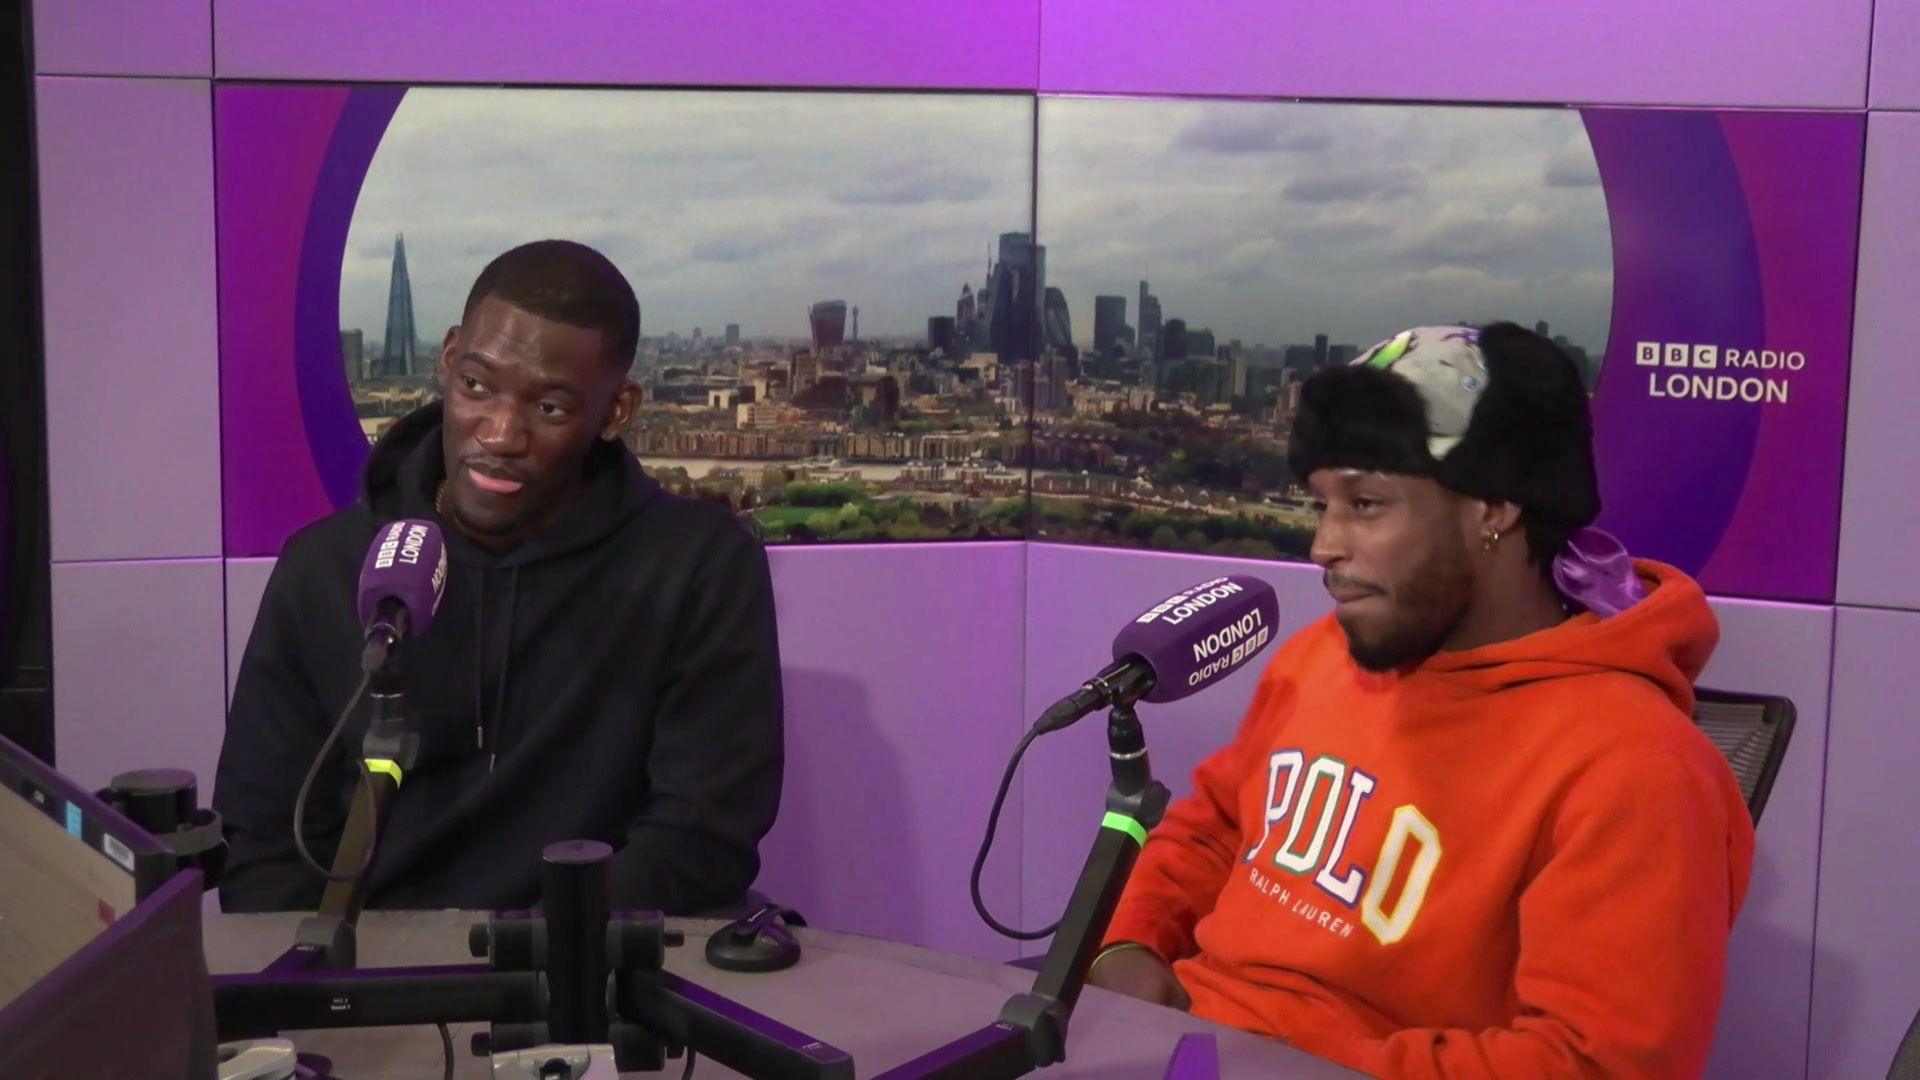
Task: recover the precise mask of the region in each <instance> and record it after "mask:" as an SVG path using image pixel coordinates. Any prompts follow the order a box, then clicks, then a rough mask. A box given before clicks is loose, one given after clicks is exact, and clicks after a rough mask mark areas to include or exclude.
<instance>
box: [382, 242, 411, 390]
mask: <svg viewBox="0 0 1920 1080" xmlns="http://www.w3.org/2000/svg"><path fill="white" fill-rule="evenodd" d="M419 352H420V340H419V338H418V337H417V336H416V335H415V333H414V329H413V282H412V280H411V279H409V278H408V277H407V238H406V237H405V236H401V235H398V234H396V235H395V236H394V238H393V276H392V278H391V279H390V280H389V281H388V283H387V333H386V340H385V342H384V343H383V344H382V347H381V350H380V365H379V369H378V374H379V375H380V376H381V377H384V378H398V377H400V376H403V375H417V374H419V372H418V371H417V370H416V369H417V368H418V367H419V364H420V356H419Z"/></svg>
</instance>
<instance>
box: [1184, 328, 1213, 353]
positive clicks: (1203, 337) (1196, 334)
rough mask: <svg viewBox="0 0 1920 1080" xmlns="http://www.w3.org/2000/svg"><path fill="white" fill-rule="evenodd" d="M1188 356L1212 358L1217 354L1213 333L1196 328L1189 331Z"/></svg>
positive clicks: (1205, 329)
mask: <svg viewBox="0 0 1920 1080" xmlns="http://www.w3.org/2000/svg"><path fill="white" fill-rule="evenodd" d="M1186 340H1187V355H1188V356H1199V357H1209V358H1210V357H1212V356H1213V354H1214V352H1215V347H1214V342H1213V331H1211V330H1208V329H1207V328H1205V327H1196V328H1194V329H1192V330H1188V331H1187V339H1186Z"/></svg>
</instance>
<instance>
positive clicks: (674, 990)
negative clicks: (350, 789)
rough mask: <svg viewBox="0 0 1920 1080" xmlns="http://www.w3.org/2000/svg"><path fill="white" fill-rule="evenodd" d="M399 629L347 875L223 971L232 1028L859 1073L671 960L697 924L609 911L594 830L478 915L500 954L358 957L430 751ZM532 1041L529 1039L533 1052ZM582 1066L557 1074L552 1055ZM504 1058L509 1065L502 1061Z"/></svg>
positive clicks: (379, 683)
mask: <svg viewBox="0 0 1920 1080" xmlns="http://www.w3.org/2000/svg"><path fill="white" fill-rule="evenodd" d="M400 636H402V635H401V634H395V635H394V637H392V638H385V637H384V636H383V635H376V638H375V639H370V640H369V642H368V646H367V652H366V660H365V663H366V670H367V671H368V672H370V675H369V681H368V689H369V691H370V694H369V700H370V703H371V704H370V708H371V712H372V715H371V716H370V717H369V719H368V725H367V734H366V736H365V738H363V739H362V740H361V743H360V754H361V761H362V762H363V763H364V764H365V765H366V769H365V770H364V772H363V773H362V775H361V780H360V784H359V787H358V788H357V789H356V791H355V794H354V799H353V803H352V806H351V808H350V809H349V811H348V814H347V821H346V824H345V826H344V828H343V829H342V832H341V837H340V845H339V847H338V849H337V850H336V851H335V853H334V860H333V876H334V877H336V878H338V879H342V880H334V881H329V882H328V884H327V888H326V891H325V892H324V893H323V894H322V896H321V900H320V908H319V912H318V914H315V915H310V916H308V917H307V918H305V919H302V920H301V922H300V926H299V929H298V931H297V932H296V934H295V939H294V940H295V944H294V946H293V947H292V948H290V949H288V950H287V951H286V952H284V953H282V954H281V955H280V956H279V958H277V959H276V960H274V961H273V962H272V963H270V964H268V965H267V966H266V967H265V968H263V969H261V970H260V972H258V973H257V974H249V975H216V976H214V978H213V990H214V1000H213V1006H214V1017H215V1025H216V1029H217V1032H218V1035H219V1038H220V1040H221V1041H223V1042H228V1041H232V1040H235V1039H243V1038H258V1037H262V1036H270V1035H274V1034H277V1033H278V1032H280V1031H282V1030H291V1031H304V1030H310V1029H317V1028H354V1027H384V1026H390V1025H400V1024H435V1023H442V1024H455V1023H487V1024H490V1025H491V1027H490V1028H489V1030H488V1032H487V1033H486V1034H484V1035H476V1036H475V1037H474V1041H473V1052H474V1053H475V1054H476V1055H480V1056H487V1057H492V1058H493V1059H494V1061H495V1063H496V1065H499V1064H501V1063H503V1062H507V1063H509V1064H511V1065H514V1066H522V1067H525V1068H526V1069H527V1075H529V1076H541V1077H546V1076H549V1075H563V1076H570V1077H575V1078H579V1077H588V1076H602V1075H605V1073H606V1070H607V1069H609V1068H616V1069H618V1070H619V1071H622V1072H627V1071H640V1070H649V1071H650V1070H658V1069H660V1068H663V1067H664V1066H665V1062H666V1059H667V1058H668V1057H670V1056H678V1055H679V1053H680V1052H681V1051H682V1050H683V1049H685V1050H691V1051H697V1052H698V1053H701V1054H704V1055H706V1056H707V1057H710V1058H712V1059H714V1060H715V1061H718V1062H720V1063H721V1064H723V1065H726V1066H728V1067H730V1068H733V1069H737V1070H739V1071H741V1072H745V1073H747V1074H748V1075H750V1076H764V1077H769V1078H788V1077H791V1078H794V1080H853V1059H852V1058H851V1057H850V1056H848V1055H847V1054H846V1053H845V1052H844V1051H842V1050H840V1049H838V1048H836V1047H834V1046H831V1045H829V1044H827V1043H825V1042H822V1041H820V1040H819V1039H816V1038H814V1037H812V1036H811V1035H807V1034H805V1033H803V1032H800V1031H796V1030H794V1029H793V1028H790V1027H787V1026H786V1025H784V1024H781V1023H780V1022H778V1021H776V1020H774V1019H772V1018H771V1017H767V1016H764V1015H762V1014H760V1013H757V1012H754V1011H753V1010H751V1009H748V1008H746V1007H745V1006H743V1005H740V1004H738V1003H736V1002H734V1001H731V1000H729V999H727V998H724V997H722V996H720V995H718V994H715V993H713V992H712V991H709V990H707V989H705V988H703V987H701V986H698V985H696V984H694V983H692V982H689V981H688V980H686V979H682V978H680V977H679V976H676V975H673V974H671V973H669V972H667V971H665V970H663V965H664V963H665V960H666V950H667V948H668V947H669V946H674V945H680V944H683V942H684V938H683V936H682V935H681V934H679V933H678V932H675V931H669V930H667V929H666V922H665V919H664V917H663V916H662V915H661V914H660V913H658V912H634V913H626V912H622V913H618V914H616V913H614V912H612V911H611V910H610V904H609V900H608V885H607V864H608V862H609V861H610V860H611V859H612V857H613V848H612V847H610V846H608V845H607V844H605V843H602V842H599V841H595V840H567V841H562V842H559V843H555V844H549V845H548V846H547V848H546V850H545V851H544V852H542V860H541V867H540V869H541V874H540V891H541V906H542V912H541V914H539V915H534V914H532V913H529V912H506V913H500V914H496V915H494V916H491V917H489V919H488V920H487V922H485V923H481V924H476V925H475V926H473V927H472V928H471V930H470V932H469V934H468V946H469V948H470V950H471V951H472V953H473V955H474V956H476V957H482V958H485V959H487V961H488V962H487V963H485V964H454V965H440V966H432V967H411V968H397V967H396V968H356V967H355V966H354V963H355V958H356V952H357V948H356V927H357V925H358V922H359V918H360V912H361V910H362V908H363V907H364V906H365V903H366V897H367V882H368V879H369V878H370V877H371V876H372V875H371V873H370V871H371V867H368V870H369V873H356V871H358V870H359V869H360V868H361V867H362V866H363V865H365V864H366V860H367V852H368V850H369V849H370V848H374V849H376V850H377V844H378V842H379V833H380V831H381V830H382V829H383V828H384V827H385V825H386V822H387V816H388V815H387V814H386V812H385V811H386V808H387V804H388V802H389V801H390V800H391V799H392V797H393V795H394V793H395V792H396V791H398V790H399V788H400V783H401V781H402V779H403V778H404V777H405V775H406V774H407V773H408V772H410V771H412V769H413V767H414V765H415V763H416V762H417V760H418V758H419V755H420V737H419V735H418V734H417V733H416V732H414V731H412V730H411V728H410V726H409V725H408V723H407V719H406V702H405V698H404V695H403V694H402V692H401V688H400V673H399V667H398V660H397V659H396V655H395V654H396V651H397V650H395V649H394V645H395V644H396V642H397V639H398V637H400ZM523 1052H524V1053H523ZM555 1061H559V1062H563V1063H565V1064H566V1065H567V1066H568V1071H567V1072H565V1073H558V1074H556V1073H553V1072H552V1071H551V1070H550V1069H549V1068H548V1066H549V1065H551V1064H552V1063H553V1062H555ZM496 1071H498V1070H496Z"/></svg>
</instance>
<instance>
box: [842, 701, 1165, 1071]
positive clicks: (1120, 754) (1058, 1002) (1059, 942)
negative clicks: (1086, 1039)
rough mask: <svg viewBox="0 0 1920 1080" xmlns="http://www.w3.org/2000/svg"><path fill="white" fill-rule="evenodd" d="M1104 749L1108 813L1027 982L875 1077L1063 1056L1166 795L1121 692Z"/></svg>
mask: <svg viewBox="0 0 1920 1080" xmlns="http://www.w3.org/2000/svg"><path fill="white" fill-rule="evenodd" d="M1107 757H1108V760H1109V763H1110V764H1111V766H1112V768H1113V783H1112V784H1111V785H1110V786H1109V787H1108V788H1107V812H1106V817H1104V818H1103V819H1101V822H1100V833H1099V835H1098V836H1096V837H1095V838H1094V841H1093V850H1092V851H1090V852H1088V854H1087V861H1086V864H1085V865H1084V866H1083V867H1082V868H1081V870H1080V880H1079V882H1078V883H1076V884H1075V885H1074V887H1073V896H1072V898H1071V899H1069V900H1068V901H1067V910H1066V913H1065V914H1064V915H1063V916H1062V917H1061V920H1060V929H1059V930H1057V931H1055V932H1054V935H1053V943H1052V945H1050V946H1049V947H1048V948H1047V956H1046V959H1045V961H1044V962H1042V964H1041V967H1040V973H1039V974H1038V975H1036V976H1035V977H1034V980H1033V989H1031V990H1029V991H1028V992H1026V993H1024V994H1016V995H1014V996H1013V997H1011V998H1009V999H1007V1003H1006V1005H1005V1006H1004V1007H1003V1008H1002V1009H1001V1010H1000V1019H999V1020H997V1021H995V1022H994V1023H991V1024H988V1025H987V1026H986V1027H983V1028H980V1029H978V1030H976V1031H974V1032H972V1033H971V1034H967V1035H963V1036H961V1037H960V1038H958V1039H955V1040H954V1041H952V1042H950V1043H948V1044H947V1045H945V1046H943V1047H940V1048H939V1049H937V1050H934V1051H932V1052H930V1053H926V1054H922V1055H921V1056H920V1057H917V1058H915V1059H913V1060H912V1061H909V1062H907V1063H906V1064H905V1065H901V1066H899V1067H897V1068H894V1069H890V1070H888V1071H887V1072H884V1073H882V1074H881V1075H880V1077H879V1078H878V1080H928V1078H940V1080H1002V1078H1005V1077H1015V1076H1024V1075H1026V1074H1027V1073H1030V1072H1032V1071H1034V1070H1035V1069H1040V1068H1045V1067H1046V1066H1048V1065H1052V1064H1055V1063H1057V1062H1061V1061H1065V1060H1066V1056H1067V1052H1066V1042H1067V1022H1068V1021H1069V1020H1070V1019H1072V1017H1073V1007H1074V1005H1075V1004H1077V1003H1078V1002H1079V1000H1080V991H1081V990H1082V989H1084V988H1085V987H1086V984H1087V971H1088V969H1090V968H1091V967H1092V966H1093V961H1094V957H1095V956H1097V955H1098V954H1099V951H1100V942H1101V939H1102V938H1104V937H1105V936H1106V932H1107V926H1108V924H1109V923H1111V922H1112V921H1113V911H1114V908H1115V907H1117V906H1118V905H1119V903H1120V893H1121V890H1123V889H1124V888H1125V887H1126V884H1127V877H1128V875H1130V874H1131V873H1132V872H1133V864H1134V862H1135V861H1136V860H1137V859H1139V857H1140V849H1141V847H1142V846H1143V845H1145V844H1146V841H1147V833H1148V831H1149V830H1151V829H1152V828H1153V827H1154V826H1156V825H1158V824H1160V818H1161V817H1162V815H1164V814H1165V813H1166V810H1167V801H1168V799H1169V797H1170V795H1169V793H1168V791H1167V787H1166V785H1165V784H1162V783H1160V782H1159V781H1158V780H1155V779H1154V778H1153V770H1152V768H1151V767H1150V765H1149V762H1148V760H1147V740H1146V733H1145V732H1143V731H1142V730H1141V729H1140V718H1139V717H1138V716H1137V715H1135V714H1134V711H1133V706H1132V705H1131V704H1129V703H1127V702H1125V701H1122V702H1120V703H1119V704H1116V705H1114V706H1113V708H1112V709H1111V710H1110V711H1109V712H1108V713H1107Z"/></svg>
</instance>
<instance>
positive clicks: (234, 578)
mask: <svg viewBox="0 0 1920 1080" xmlns="http://www.w3.org/2000/svg"><path fill="white" fill-rule="evenodd" d="M278 561H279V560H277V559H228V560H226V575H227V614H226V625H227V684H226V685H227V696H226V699H225V700H226V702H227V704H229V705H231V704H233V681H234V680H235V679H236V678H239V676H240V657H241V654H243V653H245V652H246V651H247V638H248V636H250V635H251V634H252V633H253V620H254V617H255V616H257V615H258V614H259V613H260V598H261V597H262V596H265V595H266V593H267V579H268V578H269V577H272V576H273V564H274V563H276V562H278Z"/></svg>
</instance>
